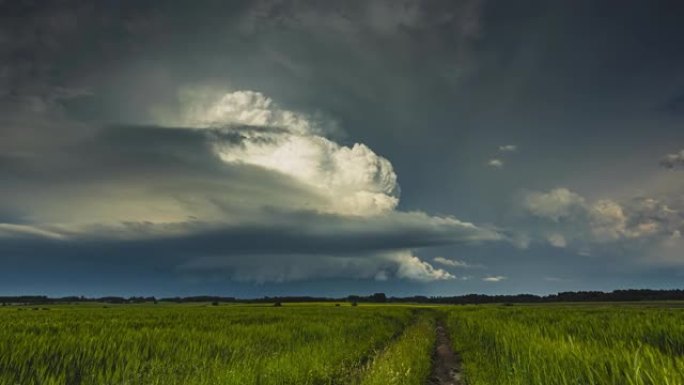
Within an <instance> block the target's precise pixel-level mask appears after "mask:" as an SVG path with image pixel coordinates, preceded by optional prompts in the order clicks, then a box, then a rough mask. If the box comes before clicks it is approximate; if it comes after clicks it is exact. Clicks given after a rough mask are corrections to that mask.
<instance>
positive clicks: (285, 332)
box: [0, 304, 684, 385]
mask: <svg viewBox="0 0 684 385" xmlns="http://www.w3.org/2000/svg"><path fill="white" fill-rule="evenodd" d="M19 309H21V310H19ZM44 309H45V310H44ZM437 324H442V325H444V326H446V327H447V330H448V331H449V333H450V335H451V340H452V341H451V342H452V345H453V348H454V350H456V351H457V352H459V353H460V355H461V357H462V362H463V368H462V369H463V372H464V376H465V378H464V383H465V384H469V385H555V384H559V385H560V384H563V385H566V384H568V385H569V384H577V385H580V384H582V385H588V384H595V385H618V384H619V385H661V384H663V385H684V309H676V308H668V307H652V308H651V307H644V306H639V307H637V306H597V305H591V306H555V305H554V306H552V305H549V306H498V305H491V306H489V305H488V306H443V307H421V306H399V305H397V306H394V305H384V306H383V305H361V306H358V307H352V306H350V305H349V304H343V305H342V306H334V305H333V304H308V305H291V304H286V305H284V306H283V307H272V306H238V305H221V306H206V305H192V306H190V305H161V304H160V305H152V304H150V305H120V306H108V307H104V306H92V305H91V306H88V305H77V306H66V305H58V306H50V307H49V310H48V308H47V307H45V308H37V310H33V309H32V308H30V307H28V308H27V307H20V306H7V307H3V308H1V309H0V325H1V327H0V384H12V385H13V384H21V385H38V384H40V385H53V384H54V385H56V384H60V385H115V384H116V385H148V384H159V385H162V384H164V385H166V384H178V385H180V384H184V385H185V384H187V385H205V384H206V385H208V384H212V385H216V384H240V385H251V384H260V385H271V384H292V385H294V384H304V385H306V384H312V385H313V384H354V385H359V384H363V385H380V384H383V385H384V384H396V385H400V384H402V385H404V384H405V385H424V384H427V383H428V378H429V377H430V373H431V370H432V357H433V350H434V349H433V348H434V344H435V326H436V325H437Z"/></svg>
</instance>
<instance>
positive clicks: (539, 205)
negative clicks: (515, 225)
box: [523, 188, 585, 222]
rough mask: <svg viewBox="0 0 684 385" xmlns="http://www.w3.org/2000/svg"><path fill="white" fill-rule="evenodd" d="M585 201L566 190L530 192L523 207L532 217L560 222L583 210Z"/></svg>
mask: <svg viewBox="0 0 684 385" xmlns="http://www.w3.org/2000/svg"><path fill="white" fill-rule="evenodd" d="M584 205H585V200H584V198H583V197H582V196H580V195H579V194H576V193H574V192H572V191H570V190H568V189H566V188H556V189H553V190H551V191H549V192H530V193H528V194H526V195H525V197H524V200H523V207H524V208H525V209H526V210H527V211H528V212H529V213H531V214H532V215H534V216H537V217H541V218H549V219H551V220H553V221H556V222H557V221H559V220H560V219H562V218H567V217H570V216H572V215H574V212H575V210H577V209H578V208H580V209H581V208H583V207H584Z"/></svg>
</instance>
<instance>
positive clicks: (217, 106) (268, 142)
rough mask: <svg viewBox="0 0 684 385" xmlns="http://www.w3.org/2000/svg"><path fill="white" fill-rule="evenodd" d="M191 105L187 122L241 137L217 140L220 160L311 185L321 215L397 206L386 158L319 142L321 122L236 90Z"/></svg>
mask: <svg viewBox="0 0 684 385" xmlns="http://www.w3.org/2000/svg"><path fill="white" fill-rule="evenodd" d="M200 100H202V98H200ZM190 104H191V106H192V107H191V108H188V109H187V112H186V117H185V121H186V122H188V123H190V124H191V125H193V126H197V125H199V126H203V127H211V128H218V129H220V130H222V131H223V132H227V133H238V134H239V135H240V139H241V140H240V141H239V142H237V143H236V141H235V140H234V139H232V138H228V139H223V138H221V137H220V136H218V137H217V138H216V143H215V150H216V153H217V154H218V155H219V156H220V157H221V159H222V160H223V161H225V162H227V163H234V164H248V165H254V166H258V167H263V168H265V169H268V170H272V171H276V172H279V173H282V174H285V175H287V176H290V177H292V178H294V179H295V180H297V181H298V182H300V183H303V184H305V185H307V186H310V187H311V188H313V189H314V191H315V192H316V193H318V194H320V195H321V196H323V197H325V198H327V203H326V204H325V205H322V206H319V207H317V209H319V210H321V211H323V212H331V213H339V214H349V215H376V214H381V213H386V212H389V211H392V210H394V208H395V207H396V205H397V204H398V202H399V199H398V196H397V195H398V191H399V189H398V185H397V176H396V174H395V173H394V170H393V168H392V164H391V163H390V162H389V161H388V160H387V159H385V158H383V157H381V156H378V155H376V154H375V153H374V152H373V151H372V150H371V149H370V148H368V147H367V146H366V145H364V144H361V143H356V144H354V145H352V146H350V147H347V146H341V145H339V144H337V143H335V142H333V141H331V140H329V139H327V138H325V137H323V136H322V134H321V133H322V132H325V131H326V128H325V127H323V126H321V125H320V122H313V121H311V119H310V117H308V116H306V115H304V114H300V113H296V112H292V111H288V110H284V109H282V108H280V107H279V106H278V105H277V104H276V103H274V102H273V101H272V100H271V99H270V98H267V97H265V96H264V95H262V94H261V93H258V92H254V91H236V92H230V93H227V94H225V95H224V96H222V97H220V98H219V99H218V100H217V101H215V102H213V103H208V104H207V105H204V106H203V105H201V104H200V103H197V102H193V103H190ZM264 127H268V128H272V130H264V129H263V128H264Z"/></svg>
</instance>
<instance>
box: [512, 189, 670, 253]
mask: <svg viewBox="0 0 684 385" xmlns="http://www.w3.org/2000/svg"><path fill="white" fill-rule="evenodd" d="M521 204H522V206H523V209H524V210H525V211H526V212H527V213H528V214H529V215H531V216H533V217H536V218H538V219H541V221H537V222H533V223H532V224H528V225H521V226H518V228H520V229H525V228H526V229H527V230H523V231H522V233H523V235H526V236H528V237H530V238H532V239H537V240H540V238H541V240H542V241H545V242H547V243H548V244H550V245H552V246H554V247H562V248H564V247H569V246H571V245H572V246H575V247H577V248H578V249H579V252H580V254H581V255H590V254H592V253H591V249H592V247H593V246H592V245H608V244H615V243H617V242H620V243H621V244H622V246H628V245H631V246H633V247H635V248H642V247H650V246H649V245H651V246H652V245H654V244H658V243H659V242H661V240H663V239H666V238H667V237H669V235H670V234H673V233H674V232H676V231H679V230H680V229H682V228H684V209H677V208H672V207H671V206H670V205H668V204H666V203H663V202H661V201H659V200H657V199H654V198H643V197H640V198H635V199H631V200H626V201H622V202H617V201H615V200H611V199H599V200H596V201H594V202H589V201H587V199H585V198H584V197H582V196H581V195H579V194H577V193H575V192H572V191H570V190H568V189H567V188H556V189H553V190H551V191H549V192H528V193H527V194H526V195H525V196H524V197H523V200H522V203H521ZM518 237H519V236H518ZM514 238H515V237H514Z"/></svg>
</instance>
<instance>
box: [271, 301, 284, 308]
mask: <svg viewBox="0 0 684 385" xmlns="http://www.w3.org/2000/svg"><path fill="white" fill-rule="evenodd" d="M273 306H274V307H281V306H283V304H282V303H280V302H275V303H274V304H273Z"/></svg>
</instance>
